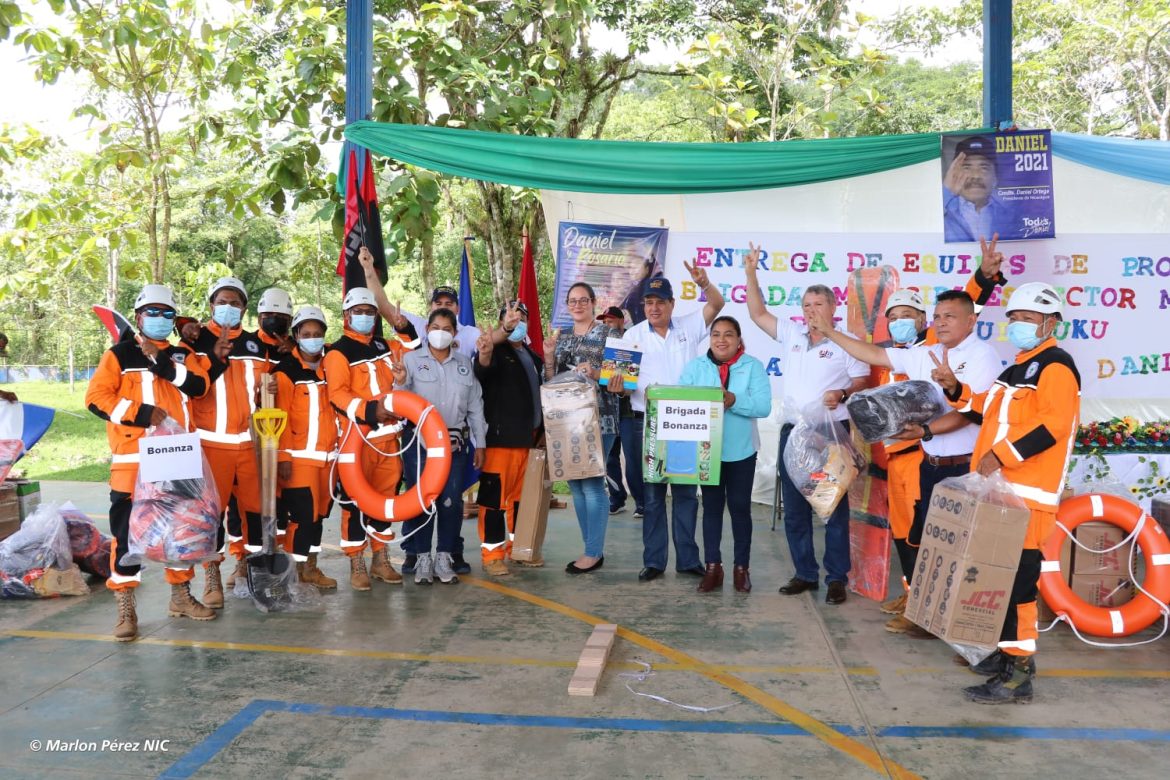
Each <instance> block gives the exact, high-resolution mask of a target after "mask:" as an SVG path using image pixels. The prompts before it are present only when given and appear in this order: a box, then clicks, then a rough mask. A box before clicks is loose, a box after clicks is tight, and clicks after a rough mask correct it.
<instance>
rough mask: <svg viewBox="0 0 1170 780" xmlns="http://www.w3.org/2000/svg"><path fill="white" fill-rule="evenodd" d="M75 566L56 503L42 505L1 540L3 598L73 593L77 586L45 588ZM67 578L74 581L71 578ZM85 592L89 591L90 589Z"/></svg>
mask: <svg viewBox="0 0 1170 780" xmlns="http://www.w3.org/2000/svg"><path fill="white" fill-rule="evenodd" d="M73 568H74V567H73V553H72V552H71V550H70V547H69V532H68V531H67V530H66V528H65V520H64V519H63V518H62V517H61V513H60V512H58V511H57V506H56V504H41V505H40V506H39V507H37V508H36V510H34V511H33V513H32V514H31V515H29V517H28V519H27V520H25V521H24V523H23V524H22V525H21V526H20V530H18V531H17V532H16V533H14V534H13V535H12V536H9V537H8V538H7V539H5V540H4V541H2V542H0V598H6V599H21V598H27V599H34V598H43V597H45V596H59V595H63V593H70V594H71V593H72V592H73V591H74V590H75V588H69V589H67V590H64V591H60V592H53V591H54V588H46V587H45V584H46V583H47V582H49V581H55V580H56V579H60V578H61V577H62V575H63V574H66V573H68V572H69V571H70V570H72V569H73ZM79 578H80V573H79V575H78V579H79ZM67 579H69V580H70V581H72V577H68V578H67ZM82 585H83V586H84V583H82ZM82 592H84V593H88V592H89V589H88V588H85V590H84V591H82Z"/></svg>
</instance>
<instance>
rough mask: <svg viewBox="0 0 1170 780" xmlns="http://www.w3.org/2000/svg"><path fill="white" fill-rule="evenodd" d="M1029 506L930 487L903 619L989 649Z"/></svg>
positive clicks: (1005, 601)
mask: <svg viewBox="0 0 1170 780" xmlns="http://www.w3.org/2000/svg"><path fill="white" fill-rule="evenodd" d="M1028 517H1029V512H1028V510H1027V509H1025V508H1022V507H1011V506H1003V505H1001V504H998V503H994V499H993V500H992V501H978V500H977V499H975V498H974V497H973V496H971V495H969V494H967V493H965V492H963V491H962V490H958V489H955V488H952V487H949V486H946V485H939V486H937V487H935V489H934V492H933V493H932V495H931V498H930V504H929V508H928V510H927V516H926V522H925V524H924V527H923V535H922V546H921V548H920V549H919V551H918V562H917V564H916V565H915V569H914V576H913V578H912V583H911V586H910V594H909V598H908V599H907V602H906V618H907V619H908V620H911V621H913V622H914V623H916V624H917V625H919V626H921V627H922V628H925V629H926V630H928V631H930V633H932V634H934V635H935V636H937V637H939V638H940V639H943V640H945V641H947V642H951V643H954V644H964V645H975V646H980V647H989V648H993V647H995V645H996V643H997V642H998V641H999V634H1000V631H1001V630H1002V629H1003V621H1004V618H1005V617H1006V615H1007V610H1008V602H1009V601H1010V599H1011V592H1012V583H1013V582H1014V581H1015V576H1016V568H1017V567H1018V566H1019V562H1020V551H1021V550H1022V549H1023V546H1024V534H1025V532H1026V531H1027V528H1028Z"/></svg>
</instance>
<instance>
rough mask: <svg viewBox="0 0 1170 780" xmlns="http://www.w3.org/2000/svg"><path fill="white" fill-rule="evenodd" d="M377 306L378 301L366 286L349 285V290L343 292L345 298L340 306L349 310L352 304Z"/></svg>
mask: <svg viewBox="0 0 1170 780" xmlns="http://www.w3.org/2000/svg"><path fill="white" fill-rule="evenodd" d="M363 305H364V306H377V305H378V301H377V300H376V299H375V298H374V294H373V293H372V292H370V290H369V288H366V287H350V288H349V292H347V293H346V294H345V300H343V301H342V302H341V308H342V309H344V310H345V311H349V310H350V309H352V308H353V307H354V306H363Z"/></svg>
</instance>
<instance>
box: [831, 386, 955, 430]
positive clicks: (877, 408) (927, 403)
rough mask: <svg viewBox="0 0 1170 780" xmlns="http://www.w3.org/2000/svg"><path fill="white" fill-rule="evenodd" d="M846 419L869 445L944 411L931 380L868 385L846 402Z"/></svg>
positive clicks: (927, 420)
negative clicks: (868, 387)
mask: <svg viewBox="0 0 1170 780" xmlns="http://www.w3.org/2000/svg"><path fill="white" fill-rule="evenodd" d="M845 409H846V410H847V411H848V412H849V419H850V420H852V421H853V425H854V426H856V428H857V432H858V433H859V434H861V438H863V439H865V440H866V441H867V442H869V443H870V444H872V443H874V442H878V441H881V440H882V439H888V438H890V437H891V436H893V435H894V434H896V433H898V432H899V431H901V430H902V429H903V428H904V427H905V426H906V424H907V423H915V424H922V423H928V422H930V421H931V420H933V419H934V418H935V417H937V416H938V415H939V414H940V413H941V412H943V411H944V409H943V408H942V403H941V402H940V401H939V397H938V388H937V387H936V386H935V385H934V384H932V383H931V382H924V381H922V380H918V379H911V380H908V381H906V382H894V383H893V384H888V385H882V386H880V387H871V388H870V389H868V390H862V391H860V392H858V393H854V394H853V395H851V396H849V399H848V400H847V401H845Z"/></svg>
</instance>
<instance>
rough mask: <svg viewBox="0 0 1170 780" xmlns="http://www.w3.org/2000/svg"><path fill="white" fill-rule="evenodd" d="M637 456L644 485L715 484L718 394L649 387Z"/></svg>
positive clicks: (719, 391)
mask: <svg viewBox="0 0 1170 780" xmlns="http://www.w3.org/2000/svg"><path fill="white" fill-rule="evenodd" d="M642 442H643V448H642V452H643V455H644V458H645V464H644V465H645V467H644V468H643V471H642V478H643V479H645V480H646V481H647V482H671V483H674V484H679V485H714V484H718V483H719V474H720V467H721V464H722V453H723V390H722V389H721V388H718V387H684V386H681V385H652V386H651V387H649V388H647V389H646V417H645V428H644V430H643V438H642Z"/></svg>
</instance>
